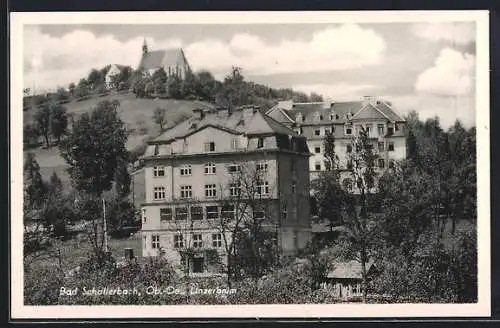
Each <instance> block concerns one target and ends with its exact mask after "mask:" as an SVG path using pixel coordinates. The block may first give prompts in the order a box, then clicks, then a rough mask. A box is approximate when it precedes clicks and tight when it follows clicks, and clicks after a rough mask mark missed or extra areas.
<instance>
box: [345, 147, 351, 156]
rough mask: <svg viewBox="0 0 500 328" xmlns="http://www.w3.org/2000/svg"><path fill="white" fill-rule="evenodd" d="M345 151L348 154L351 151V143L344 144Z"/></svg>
mask: <svg viewBox="0 0 500 328" xmlns="http://www.w3.org/2000/svg"><path fill="white" fill-rule="evenodd" d="M345 152H346V153H348V154H350V153H352V145H346V146H345Z"/></svg>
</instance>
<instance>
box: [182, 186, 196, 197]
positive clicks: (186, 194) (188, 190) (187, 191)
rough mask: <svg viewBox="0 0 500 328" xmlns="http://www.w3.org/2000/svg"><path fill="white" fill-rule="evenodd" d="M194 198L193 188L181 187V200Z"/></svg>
mask: <svg viewBox="0 0 500 328" xmlns="http://www.w3.org/2000/svg"><path fill="white" fill-rule="evenodd" d="M191 197H193V187H192V186H187V185H184V186H181V198H183V199H185V198H191Z"/></svg>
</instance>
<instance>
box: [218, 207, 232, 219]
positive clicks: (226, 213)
mask: <svg viewBox="0 0 500 328" xmlns="http://www.w3.org/2000/svg"><path fill="white" fill-rule="evenodd" d="M234 214H235V212H234V205H224V206H222V209H221V215H222V217H223V218H228V219H234Z"/></svg>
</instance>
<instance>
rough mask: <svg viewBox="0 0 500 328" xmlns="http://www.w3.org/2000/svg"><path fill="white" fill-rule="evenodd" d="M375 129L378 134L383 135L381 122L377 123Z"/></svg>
mask: <svg viewBox="0 0 500 328" xmlns="http://www.w3.org/2000/svg"><path fill="white" fill-rule="evenodd" d="M377 131H378V135H379V136H381V135H384V132H385V131H384V125H383V124H378V125H377Z"/></svg>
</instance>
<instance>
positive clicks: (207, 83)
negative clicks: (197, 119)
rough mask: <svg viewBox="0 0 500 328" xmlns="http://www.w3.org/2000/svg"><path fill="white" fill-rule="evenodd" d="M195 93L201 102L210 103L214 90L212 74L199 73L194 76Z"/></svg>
mask: <svg viewBox="0 0 500 328" xmlns="http://www.w3.org/2000/svg"><path fill="white" fill-rule="evenodd" d="M194 89H195V93H196V95H198V97H200V98H201V99H203V100H207V101H212V100H213V99H214V94H215V90H216V80H215V78H214V77H213V75H212V73H210V72H208V71H200V72H198V73H196V75H195V88H194Z"/></svg>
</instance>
